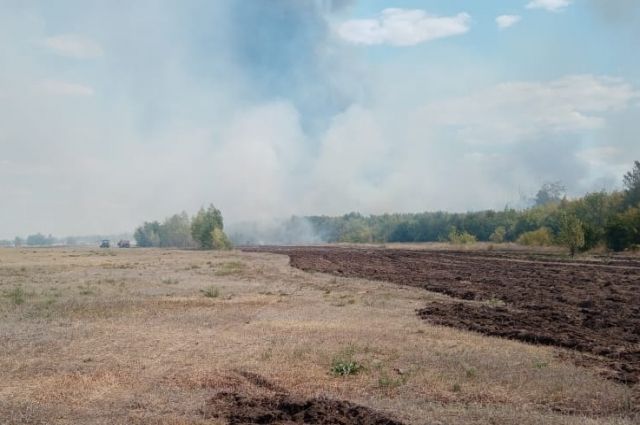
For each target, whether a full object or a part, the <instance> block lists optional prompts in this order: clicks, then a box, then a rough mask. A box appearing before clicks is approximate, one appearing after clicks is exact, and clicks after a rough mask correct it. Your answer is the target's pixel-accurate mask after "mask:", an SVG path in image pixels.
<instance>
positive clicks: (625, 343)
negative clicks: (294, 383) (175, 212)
mask: <svg viewBox="0 0 640 425" xmlns="http://www.w3.org/2000/svg"><path fill="white" fill-rule="evenodd" d="M251 250H261V251H269V252H275V253H281V254H287V255H289V257H290V262H291V265H292V266H293V267H297V268H299V269H302V270H306V271H318V272H324V273H332V274H335V275H339V276H345V277H359V278H367V279H376V280H384V281H390V282H394V283H398V284H402V285H409V286H416V287H420V288H424V289H426V290H429V291H433V292H438V293H442V294H446V295H448V296H450V297H452V298H453V300H452V301H451V302H432V303H430V304H428V305H427V306H425V307H424V308H422V309H420V310H419V311H418V315H419V316H420V317H421V318H423V319H424V320H426V321H428V322H431V323H434V324H439V325H446V326H452V327H456V328H461V329H466V330H472V331H476V332H480V333H484V334H487V335H494V336H500V337H504V338H511V339H517V340H521V341H525V342H529V343H534V344H545V345H553V346H557V347H562V348H567V349H571V350H576V351H577V352H580V353H585V354H586V355H585V356H582V357H581V358H580V359H578V358H577V357H576V360H577V361H578V363H581V364H586V365H591V366H597V367H599V368H602V367H604V368H605V369H606V371H605V372H604V373H605V374H608V376H609V377H611V378H613V379H616V380H619V381H622V382H625V383H629V384H635V383H638V382H639V380H640V260H639V259H635V258H630V257H600V258H594V259H591V260H569V259H563V258H562V257H557V256H556V257H554V256H548V255H547V256H545V255H534V254H526V253H516V252H494V251H462V252H456V251H416V250H399V249H376V248H342V247H261V248H252V249H251Z"/></svg>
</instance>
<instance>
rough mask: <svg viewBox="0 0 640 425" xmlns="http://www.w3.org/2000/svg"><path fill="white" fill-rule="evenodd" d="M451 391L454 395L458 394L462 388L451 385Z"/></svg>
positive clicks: (458, 385) (457, 385)
mask: <svg viewBox="0 0 640 425" xmlns="http://www.w3.org/2000/svg"><path fill="white" fill-rule="evenodd" d="M451 391H453V392H454V393H459V392H460V391H462V387H461V386H460V384H453V387H452V388H451Z"/></svg>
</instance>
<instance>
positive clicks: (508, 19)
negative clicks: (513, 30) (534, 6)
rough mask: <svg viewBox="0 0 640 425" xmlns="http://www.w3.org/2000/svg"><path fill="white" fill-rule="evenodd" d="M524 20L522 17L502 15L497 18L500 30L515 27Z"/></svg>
mask: <svg viewBox="0 0 640 425" xmlns="http://www.w3.org/2000/svg"><path fill="white" fill-rule="evenodd" d="M521 20H522V16H520V15H500V16H498V17H497V18H496V24H497V25H498V28H500V29H505V28H509V27H512V26H514V25H515V24H517V23H518V22H520V21H521Z"/></svg>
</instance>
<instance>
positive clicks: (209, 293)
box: [200, 286, 220, 298]
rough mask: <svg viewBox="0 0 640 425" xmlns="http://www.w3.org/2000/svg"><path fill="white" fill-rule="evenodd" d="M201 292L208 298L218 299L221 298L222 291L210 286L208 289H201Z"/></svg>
mask: <svg viewBox="0 0 640 425" xmlns="http://www.w3.org/2000/svg"><path fill="white" fill-rule="evenodd" d="M200 292H202V293H203V294H204V296H205V297H207V298H218V297H219V296H220V290H219V289H218V288H217V287H215V286H209V287H208V288H205V289H201V290H200Z"/></svg>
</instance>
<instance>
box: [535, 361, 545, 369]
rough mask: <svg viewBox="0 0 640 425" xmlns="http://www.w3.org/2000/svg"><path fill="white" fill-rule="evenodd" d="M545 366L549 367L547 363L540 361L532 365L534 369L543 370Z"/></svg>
mask: <svg viewBox="0 0 640 425" xmlns="http://www.w3.org/2000/svg"><path fill="white" fill-rule="evenodd" d="M547 366H549V363H547V362H542V361H537V362H535V363H534V364H533V367H535V368H536V369H544V368H546V367H547Z"/></svg>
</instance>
